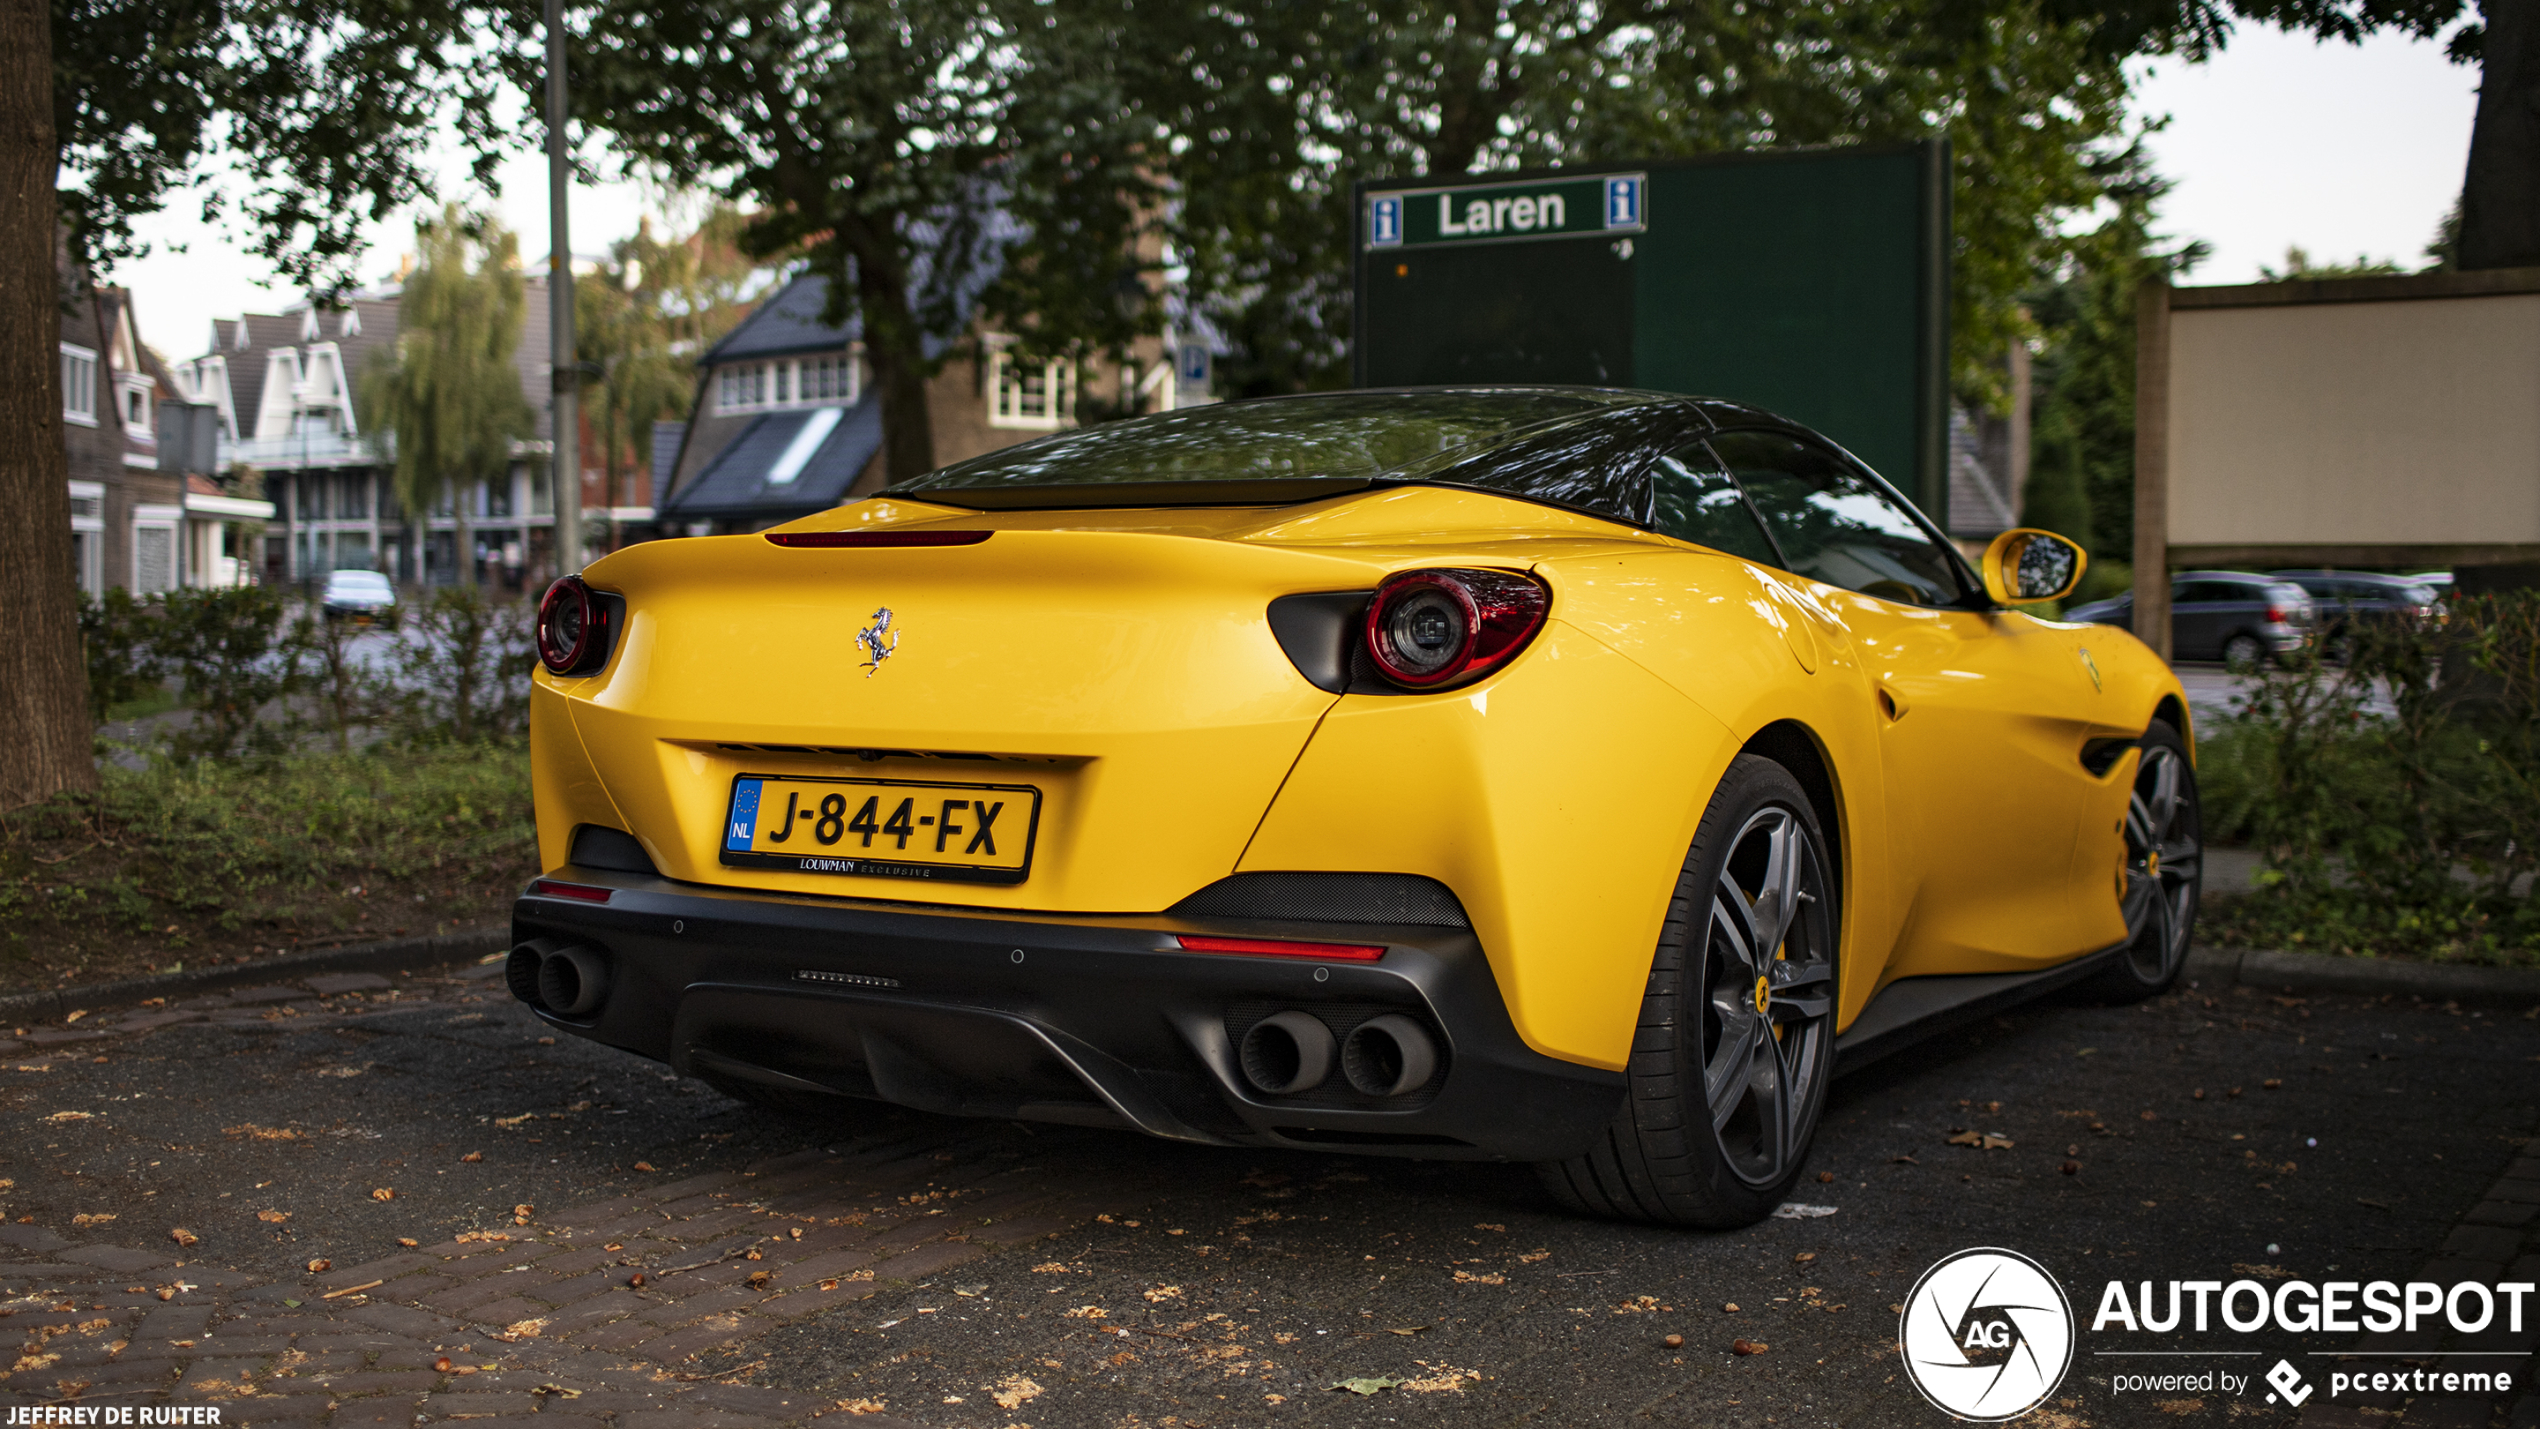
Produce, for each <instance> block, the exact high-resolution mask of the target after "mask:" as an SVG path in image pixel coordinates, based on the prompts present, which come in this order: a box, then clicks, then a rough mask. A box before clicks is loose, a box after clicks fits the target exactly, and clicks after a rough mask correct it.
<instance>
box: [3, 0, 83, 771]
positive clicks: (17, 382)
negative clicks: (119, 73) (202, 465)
mask: <svg viewBox="0 0 2540 1429" xmlns="http://www.w3.org/2000/svg"><path fill="white" fill-rule="evenodd" d="M52 25H53V17H52V13H51V8H50V7H49V6H47V5H45V4H42V3H39V0H0V629H5V630H7V631H8V632H9V634H8V638H7V639H6V640H0V808H16V807H18V806H19V805H21V804H29V803H33V802H35V801H36V800H38V799H43V798H46V797H49V796H51V795H53V794H56V793H59V792H61V791H62V790H65V789H94V788H96V787H97V758H96V749H95V739H96V729H95V727H94V726H92V725H91V724H90V723H89V720H88V677H87V663H86V661H85V660H84V659H83V658H82V656H81V654H80V645H79V615H78V607H77V601H76V597H75V595H74V594H73V591H74V586H73V581H74V580H75V576H74V574H73V572H72V570H71V538H70V529H71V508H70V487H69V485H68V483H69V480H70V463H69V460H68V458H67V456H66V455H65V453H64V452H63V450H62V364H61V360H60V356H59V354H60V351H61V321H62V313H61V291H60V277H59V274H60V270H59V269H58V268H56V267H55V265H54V253H55V244H56V242H57V239H56V237H55V223H56V218H57V216H56V212H55V205H54V197H53V179H54V175H55V174H56V173H57V172H58V171H59V169H60V166H61V151H60V148H59V146H58V137H57V136H56V135H55V134H54V132H53V30H52ZM11 55H15V56H16V57H17V58H15V59H11V58H9V57H10V56H11ZM101 405H102V404H101Z"/></svg>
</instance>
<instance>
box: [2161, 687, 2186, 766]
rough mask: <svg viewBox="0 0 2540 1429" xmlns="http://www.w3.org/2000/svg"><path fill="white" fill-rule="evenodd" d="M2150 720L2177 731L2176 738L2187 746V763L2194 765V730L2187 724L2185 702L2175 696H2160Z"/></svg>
mask: <svg viewBox="0 0 2540 1429" xmlns="http://www.w3.org/2000/svg"><path fill="white" fill-rule="evenodd" d="M2152 718H2153V719H2155V720H2158V721H2160V722H2161V723H2163V724H2166V725H2168V726H2169V727H2170V728H2172V729H2174V730H2177V731H2178V737H2179V738H2180V739H2181V740H2183V741H2184V742H2185V743H2186V745H2187V762H2188V763H2190V764H2194V763H2195V762H2196V729H2195V727H2194V726H2193V725H2191V724H2189V723H2188V713H2187V701H2185V700H2183V699H2181V698H2179V697H2178V696H2177V695H2176V694H2165V695H2163V696H2161V702H2160V703H2159V704H2157V705H2154V706H2153V707H2152Z"/></svg>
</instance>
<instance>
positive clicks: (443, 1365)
mask: <svg viewBox="0 0 2540 1429" xmlns="http://www.w3.org/2000/svg"><path fill="white" fill-rule="evenodd" d="M432 1367H433V1368H434V1369H437V1370H439V1371H441V1372H442V1373H443V1374H448V1373H449V1372H450V1357H449V1356H448V1355H443V1356H442V1357H441V1358H439V1359H437V1360H434V1361H433V1362H432Z"/></svg>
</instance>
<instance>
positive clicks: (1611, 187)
mask: <svg viewBox="0 0 2540 1429" xmlns="http://www.w3.org/2000/svg"><path fill="white" fill-rule="evenodd" d="M1640 187H1641V176H1640V175H1638V174H1622V175H1617V176H1615V177H1613V178H1609V179H1607V180H1606V181H1605V226H1606V227H1607V228H1638V227H1640V226H1641V216H1640Z"/></svg>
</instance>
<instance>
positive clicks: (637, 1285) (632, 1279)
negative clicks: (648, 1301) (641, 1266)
mask: <svg viewBox="0 0 2540 1429" xmlns="http://www.w3.org/2000/svg"><path fill="white" fill-rule="evenodd" d="M626 1283H627V1285H628V1286H630V1287H631V1288H633V1289H636V1290H641V1289H643V1288H644V1272H642V1271H640V1270H639V1271H636V1272H635V1273H634V1274H633V1275H630V1276H628V1277H626Z"/></svg>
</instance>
